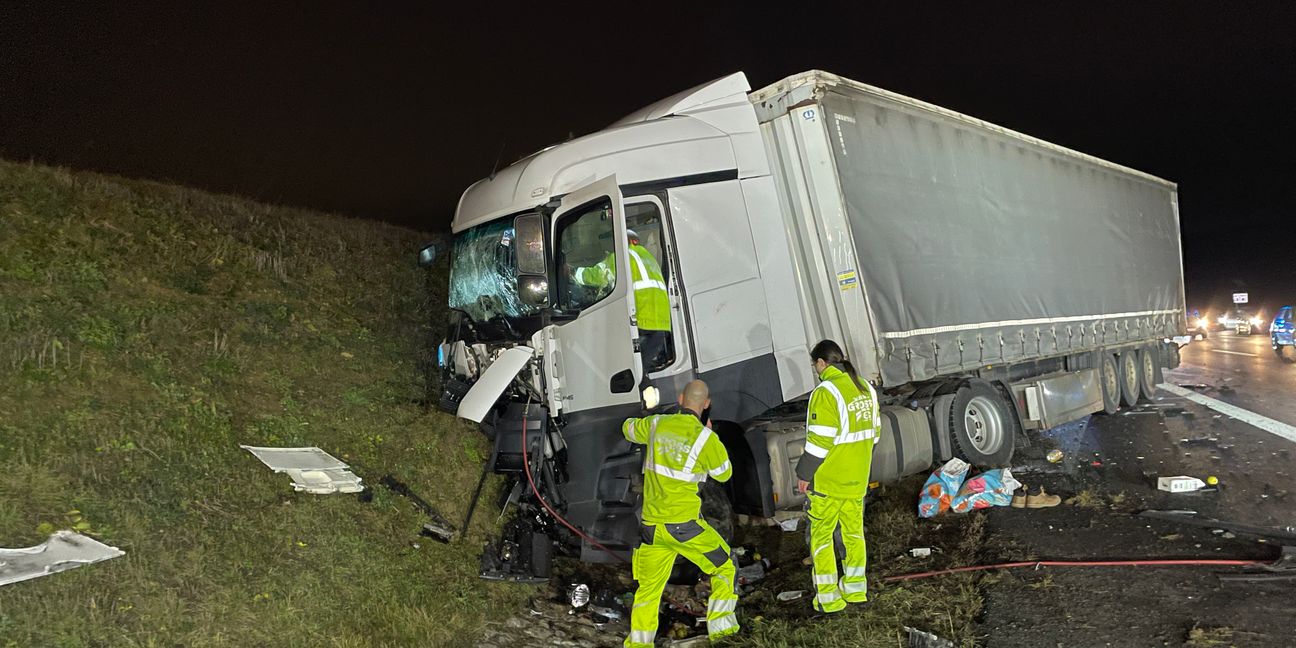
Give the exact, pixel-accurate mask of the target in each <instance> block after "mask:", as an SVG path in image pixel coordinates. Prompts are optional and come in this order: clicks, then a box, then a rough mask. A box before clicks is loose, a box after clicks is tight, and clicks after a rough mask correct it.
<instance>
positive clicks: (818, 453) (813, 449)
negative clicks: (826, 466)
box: [805, 441, 828, 459]
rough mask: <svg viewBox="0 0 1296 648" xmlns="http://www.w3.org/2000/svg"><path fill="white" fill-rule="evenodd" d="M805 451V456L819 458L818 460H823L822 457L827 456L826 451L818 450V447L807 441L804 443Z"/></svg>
mask: <svg viewBox="0 0 1296 648" xmlns="http://www.w3.org/2000/svg"><path fill="white" fill-rule="evenodd" d="M805 451H806V454H808V455H810V456H812V457H819V458H820V459H823V458H824V457H827V456H828V451H827V450H826V449H824V448H820V447H819V446H817V445H815V444H813V443H810V442H809V441H806V446H805Z"/></svg>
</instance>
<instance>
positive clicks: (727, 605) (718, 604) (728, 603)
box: [707, 599, 738, 613]
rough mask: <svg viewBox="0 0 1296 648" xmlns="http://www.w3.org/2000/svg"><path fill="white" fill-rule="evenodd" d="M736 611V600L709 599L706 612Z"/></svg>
mask: <svg viewBox="0 0 1296 648" xmlns="http://www.w3.org/2000/svg"><path fill="white" fill-rule="evenodd" d="M737 609H738V599H711V604H710V605H708V606H707V612H708V613H713V612H733V611H734V610H737Z"/></svg>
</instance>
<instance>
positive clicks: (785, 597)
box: [774, 590, 806, 603]
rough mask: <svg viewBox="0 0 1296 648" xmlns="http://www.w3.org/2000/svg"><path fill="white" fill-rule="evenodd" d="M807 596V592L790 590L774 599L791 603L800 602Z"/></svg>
mask: <svg viewBox="0 0 1296 648" xmlns="http://www.w3.org/2000/svg"><path fill="white" fill-rule="evenodd" d="M805 595H806V591H805V590H788V591H786V592H779V593H778V595H777V596H775V597H774V598H777V599H778V600H780V601H782V602H784V603H787V602H789V601H797V600H800V599H802V598H804V597H805Z"/></svg>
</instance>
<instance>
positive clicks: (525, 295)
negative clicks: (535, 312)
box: [517, 275, 549, 307]
mask: <svg viewBox="0 0 1296 648" xmlns="http://www.w3.org/2000/svg"><path fill="white" fill-rule="evenodd" d="M517 290H518V298H519V299H521V300H522V303H524V304H527V305H529V306H537V307H543V306H548V305H549V279H547V278H546V277H545V276H544V275H520V276H519V277H518V278H517Z"/></svg>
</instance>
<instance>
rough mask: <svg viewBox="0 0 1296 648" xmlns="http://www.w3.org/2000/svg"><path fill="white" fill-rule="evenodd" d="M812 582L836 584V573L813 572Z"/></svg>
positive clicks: (816, 583)
mask: <svg viewBox="0 0 1296 648" xmlns="http://www.w3.org/2000/svg"><path fill="white" fill-rule="evenodd" d="M814 583H815V585H836V584H837V574H815V575H814Z"/></svg>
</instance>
